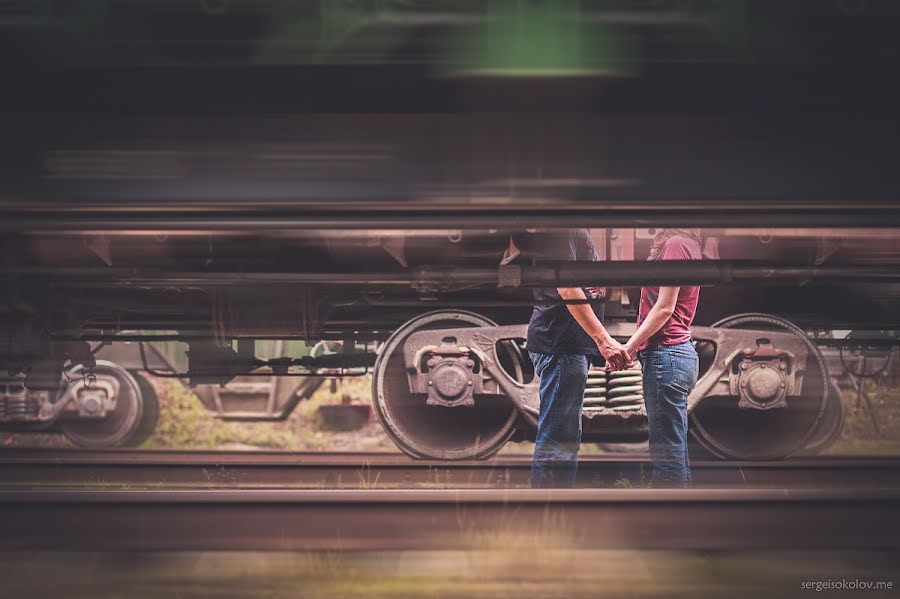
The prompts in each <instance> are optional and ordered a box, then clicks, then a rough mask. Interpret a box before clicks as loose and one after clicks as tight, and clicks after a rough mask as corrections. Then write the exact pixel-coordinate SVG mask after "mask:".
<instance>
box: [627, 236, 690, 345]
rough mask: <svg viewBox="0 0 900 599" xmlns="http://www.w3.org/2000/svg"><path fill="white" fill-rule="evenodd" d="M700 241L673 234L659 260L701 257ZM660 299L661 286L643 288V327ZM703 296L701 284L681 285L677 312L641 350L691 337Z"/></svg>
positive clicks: (639, 321)
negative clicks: (698, 306)
mask: <svg viewBox="0 0 900 599" xmlns="http://www.w3.org/2000/svg"><path fill="white" fill-rule="evenodd" d="M701 258H702V255H701V253H700V244H699V243H697V242H696V241H695V240H693V239H691V238H690V237H685V236H683V235H673V236H672V237H669V238H668V239H667V240H666V241H665V242H664V243H663V247H662V249H661V250H660V252H659V254H658V255H657V256H656V260H700V259H701ZM658 298H659V287H642V288H641V306H640V308H639V310H638V319H637V324H638V326H641V323H642V322H644V319H645V318H647V314H648V313H649V312H650V309H651V308H652V307H653V305H654V304H656V300H657V299H658ZM699 298H700V287H698V286H695V287H679V289H678V300H677V301H676V302H675V312H673V313H672V316H671V317H670V318H669V320H668V321H667V322H666V324H664V325H663V326H662V328H661V329H660V330H658V331H657V332H656V333H654V334H653V336H652V337H650V338H649V339H648V340H647V341H646V342H645V343H644V344H643V345H641V347H639V348H638V350H642V349H644V348H645V347H647V346H649V345H677V344H679V343H684V342H685V341H690V340H691V323H692V322H694V315H695V314H696V313H697V300H698V299H699Z"/></svg>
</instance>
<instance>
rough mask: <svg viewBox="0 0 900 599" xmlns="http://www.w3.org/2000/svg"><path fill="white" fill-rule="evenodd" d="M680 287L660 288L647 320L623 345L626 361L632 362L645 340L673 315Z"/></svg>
mask: <svg viewBox="0 0 900 599" xmlns="http://www.w3.org/2000/svg"><path fill="white" fill-rule="evenodd" d="M679 289H681V288H680V287H660V288H659V297H657V298H656V303H655V304H653V307H652V308H650V312H648V313H647V318H645V319H644V322H642V323H641V326H639V327H638V330H637V331H635V332H634V335H632V336H631V339H629V340H628V343H626V344H625V350H626V351H627V352H628V359H629V360H632V361H633V360H634V358H635V354H636V353H637V348H639V347H640V346H641V344H642V343H644V342H645V341H646V340H647V339H649V338H650V337H652V336H653V334H654V333H656V332H657V331H658V330H660V329H661V328H662V327H663V325H664V324H666V323H667V322H668V321H669V319H670V318H671V317H672V314H674V313H675V304H676V303H677V302H678V290H679Z"/></svg>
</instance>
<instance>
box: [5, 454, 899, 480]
mask: <svg viewBox="0 0 900 599" xmlns="http://www.w3.org/2000/svg"><path fill="white" fill-rule="evenodd" d="M530 466H531V458H530V456H528V455H508V456H499V457H495V458H493V459H490V460H485V461H458V462H445V461H424V460H414V459H412V458H409V457H408V456H406V455H404V454H400V453H369V454H366V453H322V452H309V453H293V452H238V451H174V450H108V451H89V450H63V451H61V450H50V449H35V450H32V449H22V450H20V449H7V450H4V451H2V452H0V487H5V488H29V487H56V488H59V487H71V488H88V489H90V488H115V487H125V486H156V485H160V484H164V485H167V486H178V487H187V488H198V487H199V488H223V487H228V488H232V487H233V488H284V487H288V488H309V487H319V488H321V487H327V488H372V487H378V488H394V487H401V488H403V487H450V486H453V487H466V488H496V487H500V488H514V487H526V486H527V485H528V481H529V475H530ZM650 473H651V469H650V463H649V459H648V456H647V455H646V454H623V455H582V457H581V459H580V461H579V473H578V484H579V486H582V487H611V486H613V485H615V484H617V483H618V484H626V483H624V480H627V481H628V483H627V484H631V485H634V486H639V485H641V484H642V482H645V481H646V480H647V479H648V478H649V476H650ZM693 475H694V481H695V484H696V485H697V486H698V487H711V486H730V487H746V486H752V487H757V488H762V487H779V488H782V487H790V488H810V487H847V488H875V487H891V488H900V457H897V458H894V457H884V458H862V457H821V456H817V457H807V458H791V459H788V460H780V461H771V462H739V461H717V460H711V461H705V460H695V461H694V462H693Z"/></svg>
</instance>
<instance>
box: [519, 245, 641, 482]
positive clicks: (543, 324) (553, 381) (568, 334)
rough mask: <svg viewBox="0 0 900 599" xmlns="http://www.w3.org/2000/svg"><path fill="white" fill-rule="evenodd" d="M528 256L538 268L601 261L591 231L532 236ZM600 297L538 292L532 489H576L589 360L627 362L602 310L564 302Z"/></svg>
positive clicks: (531, 333)
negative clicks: (599, 357)
mask: <svg viewBox="0 0 900 599" xmlns="http://www.w3.org/2000/svg"><path fill="white" fill-rule="evenodd" d="M526 255H531V258H532V261H533V263H534V264H535V265H540V264H542V263H544V262H560V261H575V260H577V261H596V260H597V259H598V257H597V252H596V249H595V248H594V243H593V240H592V239H591V237H590V233H589V231H588V230H587V229H568V230H567V229H563V230H548V231H542V232H538V233H534V234H532V235H530V236H529V239H528V241H527V249H526ZM598 296H599V294H598V293H597V292H596V289H594V288H589V289H588V290H587V292H586V290H585V289H582V288H580V287H573V288H567V287H560V288H549V289H536V290H535V292H534V299H535V306H534V311H533V312H532V314H531V320H530V321H529V323H528V340H527V347H528V353H529V355H530V356H531V361H532V362H533V363H534V371H535V374H536V375H537V376H538V377H540V381H541V384H540V396H541V411H540V417H539V419H538V431H537V436H536V439H535V447H534V459H533V461H532V467H531V486H532V487H571V486H574V484H575V470H576V468H577V465H578V450H579V448H580V446H581V407H582V402H583V400H584V389H585V386H586V383H587V374H588V368H589V366H590V360H591V357H592V356H595V355H597V354H601V355H602V356H603V357H604V358H605V359H606V362H607V367H608V368H610V369H613V370H618V369H621V368H623V367H625V365H626V364H627V362H628V355H627V353H626V352H625V348H624V347H623V346H622V345H621V344H620V343H619V342H618V341H616V340H615V339H613V338H612V337H610V335H609V333H608V332H607V331H606V329H605V328H604V327H603V324H602V323H601V322H600V321H601V319H602V317H603V307H602V306H600V305H598V306H596V307H594V306H593V305H592V304H589V303H568V304H567V303H564V302H565V301H573V302H574V301H577V300H581V301H582V302H584V301H585V300H589V299H597V298H598Z"/></svg>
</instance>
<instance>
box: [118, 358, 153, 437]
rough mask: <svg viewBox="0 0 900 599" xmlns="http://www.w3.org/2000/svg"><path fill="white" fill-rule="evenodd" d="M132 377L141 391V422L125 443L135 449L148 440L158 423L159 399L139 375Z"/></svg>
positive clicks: (148, 383) (151, 387)
mask: <svg viewBox="0 0 900 599" xmlns="http://www.w3.org/2000/svg"><path fill="white" fill-rule="evenodd" d="M133 376H134V380H135V381H137V384H138V388H140V390H141V404H142V405H141V408H142V409H141V420H140V422H138V425H137V428H136V429H134V432H133V433H132V434H131V436H130V437H128V440H127V441H126V442H125V444H126V445H128V446H129V447H137V446H138V445H140V444H141V443H143V442H144V441H146V440H147V439H149V438H150V435H152V434H153V431H154V430H156V423H157V422H158V421H159V398H158V397H157V396H156V391H155V390H154V389H153V385H151V384H150V382H149V381H148V380H147V379H145V378H144V377H142V376H140V375H139V374H133Z"/></svg>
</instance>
